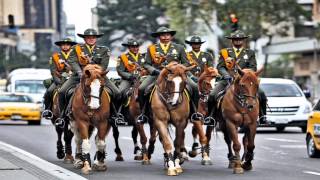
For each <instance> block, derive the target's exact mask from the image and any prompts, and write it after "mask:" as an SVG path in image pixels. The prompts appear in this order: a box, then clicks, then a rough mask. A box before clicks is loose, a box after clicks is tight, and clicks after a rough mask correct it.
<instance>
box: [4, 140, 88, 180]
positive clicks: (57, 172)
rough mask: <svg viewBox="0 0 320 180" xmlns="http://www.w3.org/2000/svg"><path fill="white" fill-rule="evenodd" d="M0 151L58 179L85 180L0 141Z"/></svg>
mask: <svg viewBox="0 0 320 180" xmlns="http://www.w3.org/2000/svg"><path fill="white" fill-rule="evenodd" d="M0 149H1V150H4V151H6V152H9V153H11V154H12V155H14V156H16V157H18V158H20V159H22V160H24V161H27V162H28V163H30V164H32V165H34V166H36V167H38V168H39V169H41V170H43V171H45V172H47V173H49V174H51V175H53V176H56V177H58V178H59V179H65V180H73V179H77V180H85V179H86V178H84V177H82V176H80V175H78V174H76V173H74V172H71V171H69V170H67V169H64V168H62V167H60V166H57V165H55V164H52V163H50V162H48V161H46V160H44V159H41V158H39V157H37V156H35V155H33V154H31V153H29V152H26V151H24V150H22V149H20V148H17V147H15V146H12V145H10V144H7V143H4V142H2V141H0Z"/></svg>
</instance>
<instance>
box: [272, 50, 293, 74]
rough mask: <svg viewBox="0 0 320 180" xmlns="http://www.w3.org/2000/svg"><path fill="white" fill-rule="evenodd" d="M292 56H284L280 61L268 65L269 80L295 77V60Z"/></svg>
mask: <svg viewBox="0 0 320 180" xmlns="http://www.w3.org/2000/svg"><path fill="white" fill-rule="evenodd" d="M293 59H294V56H292V55H282V56H281V57H280V58H279V59H277V60H274V61H272V62H270V63H268V65H267V69H268V74H267V77H269V78H292V77H293V61H292V60H293Z"/></svg>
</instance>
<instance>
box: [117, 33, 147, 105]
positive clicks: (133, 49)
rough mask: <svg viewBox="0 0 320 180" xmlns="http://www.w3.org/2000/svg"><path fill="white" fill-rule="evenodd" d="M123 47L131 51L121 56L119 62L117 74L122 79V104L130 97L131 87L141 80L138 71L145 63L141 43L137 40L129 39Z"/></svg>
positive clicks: (120, 87) (120, 86)
mask: <svg viewBox="0 0 320 180" xmlns="http://www.w3.org/2000/svg"><path fill="white" fill-rule="evenodd" d="M122 46H124V47H127V48H128V50H129V51H128V52H127V53H123V54H121V55H120V56H119V57H118V61H117V72H118V74H119V76H120V77H121V83H120V85H119V91H120V93H121V97H122V102H125V100H126V99H127V97H129V96H130V94H129V93H130V87H132V85H133V82H134V81H135V80H137V79H138V78H139V72H138V71H137V70H138V68H140V67H139V66H142V65H141V64H142V63H144V62H145V57H144V55H143V54H141V53H140V52H139V46H140V43H139V42H138V41H137V40H135V39H128V40H127V42H125V43H122Z"/></svg>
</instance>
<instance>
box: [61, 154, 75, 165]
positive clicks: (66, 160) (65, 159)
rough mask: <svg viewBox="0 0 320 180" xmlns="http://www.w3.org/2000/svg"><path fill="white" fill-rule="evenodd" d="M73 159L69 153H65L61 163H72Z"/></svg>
mask: <svg viewBox="0 0 320 180" xmlns="http://www.w3.org/2000/svg"><path fill="white" fill-rule="evenodd" d="M73 161H74V159H73V157H72V156H71V155H69V154H67V155H66V157H65V158H64V160H63V163H65V164H72V163H73Z"/></svg>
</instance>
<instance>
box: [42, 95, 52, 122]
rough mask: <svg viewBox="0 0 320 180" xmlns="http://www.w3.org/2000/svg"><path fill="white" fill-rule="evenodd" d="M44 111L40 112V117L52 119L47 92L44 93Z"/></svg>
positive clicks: (49, 97)
mask: <svg viewBox="0 0 320 180" xmlns="http://www.w3.org/2000/svg"><path fill="white" fill-rule="evenodd" d="M43 98H44V102H43V103H44V111H43V112H42V117H44V118H46V119H51V118H52V112H51V95H50V93H49V92H46V93H45V94H44V97H43Z"/></svg>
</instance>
